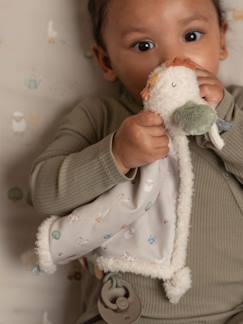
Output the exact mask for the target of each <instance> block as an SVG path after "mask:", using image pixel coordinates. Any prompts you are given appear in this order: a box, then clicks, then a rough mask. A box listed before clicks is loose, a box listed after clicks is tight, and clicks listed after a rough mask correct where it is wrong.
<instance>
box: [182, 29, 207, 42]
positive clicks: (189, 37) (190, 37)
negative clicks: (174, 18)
mask: <svg viewBox="0 0 243 324" xmlns="http://www.w3.org/2000/svg"><path fill="white" fill-rule="evenodd" d="M202 36H203V33H202V32H200V31H192V32H189V33H187V34H186V35H185V41H186V42H196V41H198V40H199V39H201V37H202Z"/></svg>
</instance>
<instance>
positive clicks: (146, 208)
mask: <svg viewBox="0 0 243 324" xmlns="http://www.w3.org/2000/svg"><path fill="white" fill-rule="evenodd" d="M152 206H153V203H152V201H150V202H149V203H148V204H147V205H146V207H145V211H146V212H147V211H148V210H149V209H150V208H151V207H152Z"/></svg>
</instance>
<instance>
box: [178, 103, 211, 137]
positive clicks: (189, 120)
mask: <svg viewBox="0 0 243 324" xmlns="http://www.w3.org/2000/svg"><path fill="white" fill-rule="evenodd" d="M216 119H217V115H216V112H215V110H213V109H212V108H211V107H209V106H208V105H203V104H196V103H194V102H192V101H188V102H187V103H186V104H185V105H183V106H181V107H179V108H177V109H176V110H175V112H174V114H173V121H174V122H175V123H176V124H178V126H179V127H181V128H182V129H183V130H184V132H185V133H186V135H202V134H206V133H207V132H208V131H209V130H210V128H211V127H212V125H213V124H214V123H215V122H216Z"/></svg>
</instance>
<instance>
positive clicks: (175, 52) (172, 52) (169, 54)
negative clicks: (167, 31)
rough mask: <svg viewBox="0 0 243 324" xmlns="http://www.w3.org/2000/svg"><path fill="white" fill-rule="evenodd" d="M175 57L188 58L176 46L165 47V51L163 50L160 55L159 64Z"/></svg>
mask: <svg viewBox="0 0 243 324" xmlns="http://www.w3.org/2000/svg"><path fill="white" fill-rule="evenodd" d="M176 57H179V58H180V59H186V58H187V57H188V56H187V55H186V53H184V51H183V49H182V48H181V47H180V46H178V45H170V46H166V50H165V48H164V50H163V53H161V63H163V62H167V61H171V60H174V59H175V58H176Z"/></svg>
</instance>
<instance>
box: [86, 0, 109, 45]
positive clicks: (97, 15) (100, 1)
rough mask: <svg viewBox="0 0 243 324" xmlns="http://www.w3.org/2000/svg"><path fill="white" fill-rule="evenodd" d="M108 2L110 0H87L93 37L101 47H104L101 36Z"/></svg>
mask: <svg viewBox="0 0 243 324" xmlns="http://www.w3.org/2000/svg"><path fill="white" fill-rule="evenodd" d="M109 2H110V0H89V2H88V10H89V14H90V17H91V23H92V29H93V37H94V40H95V41H96V43H97V44H98V45H99V46H101V47H103V48H105V44H104V40H103V37H102V27H103V25H104V21H105V16H106V13H107V9H108V4H109Z"/></svg>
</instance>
